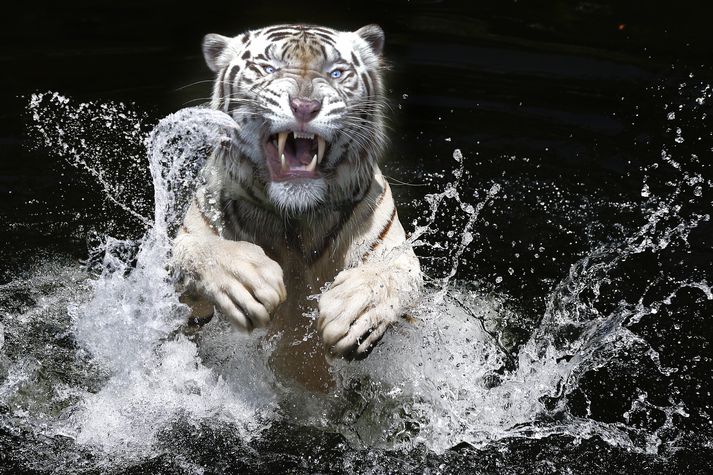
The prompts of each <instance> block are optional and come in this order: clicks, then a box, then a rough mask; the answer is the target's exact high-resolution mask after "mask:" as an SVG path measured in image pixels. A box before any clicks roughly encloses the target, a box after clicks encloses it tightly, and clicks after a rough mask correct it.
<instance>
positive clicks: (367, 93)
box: [172, 25, 421, 388]
mask: <svg viewBox="0 0 713 475" xmlns="http://www.w3.org/2000/svg"><path fill="white" fill-rule="evenodd" d="M383 45H384V34H383V31H382V30H381V28H380V27H378V26H376V25H368V26H365V27H363V28H361V29H359V30H357V31H356V32H340V31H335V30H333V29H330V28H324V27H319V26H308V25H280V26H272V27H267V28H262V29H258V30H252V31H248V32H246V33H243V34H240V35H238V36H236V37H234V38H228V37H224V36H220V35H216V34H209V35H207V36H206V37H205V39H204V41H203V53H204V56H205V60H206V62H207V64H208V66H209V67H210V69H211V70H213V71H214V72H215V73H217V79H216V81H215V85H214V90H213V98H212V107H213V108H216V109H218V110H222V111H224V112H226V113H227V114H229V115H230V116H232V118H233V119H234V120H235V123H236V130H237V133H236V136H235V137H234V138H233V141H232V145H231V146H230V148H229V149H227V150H225V149H223V150H222V151H219V152H216V153H214V154H213V155H212V156H211V157H210V158H209V160H208V162H207V163H206V166H205V169H204V170H203V174H202V177H203V180H204V183H203V184H202V185H201V186H200V188H199V189H198V191H197V192H196V194H195V199H194V200H193V203H192V205H191V206H190V208H189V210H188V212H187V214H186V217H185V220H184V223H183V225H182V226H181V230H180V232H179V234H178V236H177V237H176V239H175V241H174V248H173V261H172V262H173V266H174V267H175V268H176V269H177V270H179V271H180V273H181V275H182V276H183V278H184V280H183V282H184V284H185V286H186V287H185V288H186V289H187V291H186V301H187V302H189V303H190V304H191V305H192V308H193V318H194V319H195V321H198V320H200V319H201V318H203V319H204V320H205V317H206V316H209V315H211V314H212V310H213V306H215V307H217V309H218V310H219V311H220V313H221V314H222V315H223V316H225V317H227V318H228V319H230V320H231V321H232V322H233V323H234V324H235V325H236V326H237V327H239V328H241V329H245V330H247V331H250V330H252V329H253V328H257V327H269V329H270V330H269V331H272V332H274V333H275V334H280V335H281V343H280V345H279V348H278V350H277V351H276V353H275V357H274V358H273V360H272V362H273V366H274V367H275V369H277V370H280V371H281V372H283V373H286V374H287V375H289V376H291V377H292V378H294V379H297V380H298V381H300V382H302V383H303V384H305V385H307V386H310V387H321V388H324V387H326V385H328V384H329V378H328V376H327V375H326V369H327V367H328V360H325V357H324V355H325V354H326V355H327V356H329V357H335V356H336V357H344V358H346V359H359V358H363V357H365V356H366V355H367V354H368V353H369V352H370V351H371V349H372V348H373V347H374V345H375V344H376V343H377V342H378V341H379V340H380V339H381V337H382V336H383V335H384V332H385V331H386V330H387V328H388V327H389V326H391V325H392V324H393V323H394V322H396V321H397V320H398V319H399V317H400V316H402V315H403V314H404V312H405V310H406V309H407V307H408V305H409V304H411V303H413V301H414V299H415V298H416V297H417V295H418V292H419V290H420V286H421V272H420V268H419V262H418V259H417V258H416V256H415V254H414V253H413V250H412V249H411V246H410V244H409V243H408V242H407V240H406V237H405V233H404V230H403V227H402V226H401V223H400V222H399V220H398V215H397V212H396V207H395V205H394V202H393V198H392V196H391V191H390V189H389V184H388V183H387V181H386V180H385V179H384V177H383V176H382V174H381V172H380V170H379V167H378V165H377V161H378V159H379V158H380V156H381V154H382V152H383V148H384V142H385V136H384V126H383V118H384V96H383V85H382V78H381V69H382V65H383V62H382V58H381V54H382V49H383ZM330 282H331V285H329V284H330ZM326 285H328V288H327V290H326V291H324V292H323V293H322V294H321V295H320V296H319V298H318V299H319V304H318V308H319V313H318V315H319V317H318V318H317V319H316V320H313V319H310V318H307V317H305V315H308V314H309V310H310V307H313V303H312V301H311V300H310V299H308V296H311V295H316V294H320V292H321V289H322V288H324V287H325V286H326ZM206 299H207V304H206ZM315 330H316V332H317V335H318V336H319V337H318V338H314V337H310V338H307V336H309V335H312V334H314V333H315ZM319 341H321V345H317V344H315V342H319ZM324 349H326V351H324Z"/></svg>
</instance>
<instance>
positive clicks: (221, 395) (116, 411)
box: [0, 93, 713, 468]
mask: <svg viewBox="0 0 713 475" xmlns="http://www.w3.org/2000/svg"><path fill="white" fill-rule="evenodd" d="M128 111H129V108H128V107H127V106H125V105H122V104H74V103H72V102H71V101H70V100H68V99H66V98H64V97H62V96H61V95H58V94H53V93H52V94H50V93H48V94H44V95H43V94H40V95H35V96H33V97H32V99H31V101H30V112H31V116H32V117H33V127H34V128H35V130H36V131H37V132H38V133H40V134H41V135H42V136H43V137H45V139H44V140H45V142H44V145H45V146H46V147H47V148H48V150H53V151H55V152H56V153H57V155H58V156H59V157H61V158H63V159H65V160H66V161H67V162H68V163H70V164H71V165H72V166H74V167H76V168H78V169H81V170H84V171H85V172H87V173H88V175H89V176H91V177H92V179H94V180H96V182H97V183H99V184H100V186H101V189H102V190H103V191H104V192H105V194H106V195H107V199H109V200H110V201H111V202H112V203H114V204H115V205H117V206H118V207H119V208H120V209H122V210H124V211H125V212H126V213H127V214H128V215H129V216H131V217H132V218H134V219H136V220H138V221H140V222H141V223H142V224H143V225H144V226H146V228H147V232H146V234H145V236H143V237H142V238H141V239H138V240H119V239H114V238H111V237H104V238H102V239H101V241H100V243H99V244H98V245H97V247H96V248H95V249H94V250H93V251H92V254H93V255H94V256H96V257H97V258H96V259H92V262H93V263H95V264H96V265H94V266H92V267H91V268H90V270H92V271H94V272H96V273H95V274H94V275H93V276H92V277H90V278H88V276H87V274H86V273H85V272H84V271H82V270H80V269H77V268H76V266H73V265H71V264H69V263H57V264H52V263H46V264H45V265H44V266H40V267H38V268H37V269H36V270H35V271H34V272H33V273H32V277H30V278H29V279H27V280H26V281H17V282H14V283H11V284H10V285H9V286H4V287H3V288H2V289H0V292H2V295H3V296H4V297H6V298H7V299H10V298H12V299H17V296H18V295H20V294H22V293H27V294H28V297H27V298H28V303H27V304H26V305H21V306H19V307H18V308H15V309H14V310H13V312H11V316H10V318H8V319H6V320H3V322H2V323H0V351H2V354H0V378H1V380H2V384H1V385H0V409H2V408H3V407H5V408H7V409H6V412H8V413H10V414H11V415H12V416H11V418H9V419H8V418H7V417H5V416H3V419H2V422H1V424H0V427H3V428H7V427H9V428H13V427H25V428H26V429H27V430H28V431H29V432H31V433H41V434H44V435H45V436H48V437H50V438H52V440H56V439H57V438H62V437H63V438H68V439H69V440H71V441H72V443H73V444H75V451H76V454H77V455H75V456H74V457H75V458H74V459H72V458H71V457H70V458H69V459H62V460H58V459H57V457H55V458H54V459H48V461H47V462H46V463H47V464H48V465H42V461H36V462H34V463H36V464H38V465H37V466H39V467H40V468H42V467H49V466H51V464H56V463H59V464H60V465H58V466H62V467H64V468H69V467H71V464H72V463H74V462H76V461H77V459H81V458H82V455H81V454H82V453H83V452H82V451H84V450H90V451H91V452H92V453H93V454H94V456H95V457H96V456H97V455H100V457H99V459H100V462H98V463H97V465H95V467H96V466H99V467H103V466H106V467H114V466H116V465H117V464H118V465H119V466H122V465H123V464H126V463H128V462H127V461H132V460H134V461H135V460H145V459H148V458H151V457H154V456H157V455H158V454H160V453H161V451H162V450H166V449H165V448H162V445H161V443H160V441H161V438H162V433H163V432H164V431H166V430H170V428H171V427H172V426H175V425H177V424H180V423H183V422H185V423H188V424H189V425H193V426H198V425H200V424H206V423H207V424H210V425H212V426H214V427H227V428H228V429H225V430H227V431H231V432H236V433H238V434H239V437H238V438H239V439H240V440H243V441H250V440H251V439H254V438H259V437H260V434H261V433H262V432H263V431H265V430H266V429H267V428H268V427H270V425H271V424H274V423H275V421H278V420H280V419H281V418H282V419H289V420H291V421H292V422H294V423H296V424H298V425H301V426H309V427H317V428H319V429H321V430H324V431H326V432H337V433H340V434H342V435H343V436H344V437H345V438H346V439H347V440H348V441H349V443H350V444H351V445H352V446H353V447H368V448H380V449H386V450H394V449H408V448H414V447H426V448H428V449H429V450H432V451H435V452H438V453H442V452H444V451H446V450H447V449H449V448H450V447H453V446H456V445H459V444H463V443H467V444H470V445H472V446H474V447H479V448H483V447H487V446H488V445H490V444H493V443H494V442H496V441H503V440H508V439H512V438H543V437H548V436H551V435H566V436H571V437H572V438H573V439H574V440H575V441H581V440H583V439H587V438H591V437H599V438H601V439H603V440H605V441H607V442H608V443H610V444H611V445H614V446H618V447H623V448H625V449H626V450H630V451H634V452H641V453H661V452H662V451H665V450H667V449H666V447H667V446H666V443H672V442H671V441H675V440H679V439H680V438H681V437H684V436H685V434H684V433H685V431H683V430H682V429H680V428H679V427H678V426H677V423H676V420H677V419H678V418H681V417H684V418H687V417H693V412H692V410H691V409H690V408H688V407H686V404H685V403H683V402H682V401H681V400H680V399H679V400H677V399H676V398H674V397H672V398H670V400H669V401H664V402H663V403H661V402H660V401H658V400H657V401H653V400H652V395H650V394H648V393H647V392H646V391H644V390H636V391H635V394H634V396H633V397H632V398H631V403H630V405H629V407H627V408H626V409H625V410H624V411H622V412H621V414H620V415H619V417H618V419H616V420H614V421H610V420H604V419H602V418H599V417H598V416H597V414H596V411H594V410H593V409H592V406H593V404H594V403H593V401H592V399H593V394H592V393H591V392H589V393H588V392H587V389H586V387H587V385H588V384H589V383H588V381H589V380H590V379H591V378H592V375H593V374H596V373H597V372H598V371H603V370H606V369H608V368H620V369H630V368H631V365H632V364H634V363H629V361H630V360H631V361H634V362H635V364H646V362H647V361H648V362H649V363H650V364H651V365H652V366H653V368H654V370H655V372H656V373H657V374H660V375H662V376H664V377H670V376H671V375H673V374H675V373H676V372H677V371H678V369H677V368H676V367H673V366H668V363H667V362H665V361H662V359H661V355H660V353H659V351H657V349H656V348H655V347H654V346H653V345H652V344H651V343H650V342H649V341H647V339H646V338H645V337H644V336H642V334H641V331H640V329H639V326H641V325H643V324H645V323H646V322H647V321H649V320H655V319H656V318H658V316H659V315H661V314H662V313H664V311H665V309H666V307H667V306H669V305H670V304H671V301H672V300H675V299H676V298H677V296H678V295H679V294H681V293H684V292H688V291H692V292H697V293H698V294H699V295H701V296H702V297H703V298H704V299H707V300H711V299H713V291H712V290H711V287H710V285H709V283H708V282H707V281H706V280H705V279H704V278H697V277H696V276H695V275H689V276H687V277H686V278H674V276H671V275H661V274H652V275H651V276H650V278H646V279H642V282H643V283H642V284H641V285H639V286H630V287H631V288H630V289H629V290H630V292H629V293H628V294H626V295H624V294H623V293H622V292H621V289H618V288H617V285H619V284H622V283H623V282H625V279H626V270H627V267H628V266H631V265H637V262H638V260H640V259H649V258H652V256H653V257H654V258H655V259H659V260H665V259H668V258H669V257H671V256H674V257H675V256H676V255H677V253H680V252H685V251H686V249H687V246H688V238H689V236H690V234H691V233H692V232H694V231H695V230H696V229H697V228H698V227H699V226H700V225H701V224H702V223H706V222H707V221H708V220H709V216H708V215H706V214H702V213H696V212H693V211H691V210H690V209H688V208H686V207H685V206H683V203H687V202H690V200H698V201H699V202H701V200H705V199H707V196H709V194H710V190H711V188H712V185H711V183H710V182H709V181H706V180H705V179H703V178H702V177H701V176H700V175H699V174H696V173H695V172H692V171H689V170H687V169H686V161H685V160H682V159H678V160H677V159H675V158H673V157H674V154H675V152H669V151H667V150H664V152H663V153H662V155H661V160H662V161H661V166H662V167H663V166H666V167H668V169H669V170H674V171H675V173H676V174H677V176H678V177H680V179H679V180H677V181H675V183H674V184H673V185H672V186H669V189H668V190H666V191H665V192H662V191H661V187H660V186H658V185H657V184H656V183H654V180H653V179H652V177H653V176H654V174H655V173H656V169H654V168H652V169H651V170H647V177H646V178H645V182H644V183H643V184H642V190H643V189H645V190H646V193H644V192H643V191H642V198H645V200H644V201H643V202H642V203H641V218H642V219H641V222H640V223H638V224H637V225H635V226H630V227H629V229H628V232H626V233H625V234H624V235H623V237H621V238H620V239H613V240H611V241H609V242H606V243H603V244H600V245H598V246H595V247H594V248H593V249H592V250H590V251H589V252H588V253H587V254H586V255H585V256H583V257H582V258H581V259H579V260H577V261H576V262H575V263H574V264H572V266H571V267H570V269H569V272H568V274H567V275H565V276H563V277H562V278H561V279H560V281H559V282H558V283H556V285H554V286H553V288H552V290H551V291H550V292H549V294H548V295H547V305H546V308H545V310H544V312H543V314H542V315H540V316H539V318H538V322H537V325H536V326H535V329H534V331H532V332H531V334H530V335H529V337H528V338H526V339H524V340H523V341H518V340H517V338H515V337H513V336H512V334H511V332H512V330H513V327H517V325H518V322H519V321H520V320H522V318H523V317H522V315H520V314H519V313H518V310H517V309H516V308H514V307H512V306H511V305H510V304H509V300H508V298H507V295H505V294H498V293H496V292H493V291H492V290H489V288H488V287H487V286H484V285H482V282H479V281H477V280H472V279H470V280H469V279H463V278H459V271H460V266H461V265H462V261H463V257H464V256H465V255H467V253H468V251H469V250H471V249H472V248H473V246H474V245H477V241H476V240H475V239H474V233H473V230H474V229H475V228H477V227H478V226H479V225H480V224H481V220H482V219H483V218H482V216H483V213H484V212H485V211H486V210H487V209H488V207H490V206H492V205H493V203H496V202H497V200H498V199H501V198H500V197H501V196H503V195H504V194H505V192H507V190H506V189H504V188H505V187H506V186H507V185H506V184H503V183H491V184H489V185H488V186H486V187H485V188H484V189H481V190H480V192H479V193H478V195H477V197H476V196H475V195H473V196H470V195H467V194H466V193H465V192H464V190H463V188H462V184H463V181H464V180H465V179H466V173H465V168H464V167H465V162H466V159H465V158H464V157H463V155H462V154H461V153H460V151H458V150H456V151H455V152H454V154H453V158H454V159H455V160H456V162H457V164H458V165H457V167H456V169H455V170H454V171H453V173H452V175H453V179H452V181H450V182H449V183H446V184H444V185H442V188H441V191H439V192H436V193H432V194H430V195H427V196H426V199H425V204H426V206H427V209H426V210H425V211H426V213H425V218H424V219H423V220H422V221H420V222H419V221H416V222H414V223H413V232H412V233H411V235H410V238H409V239H410V242H411V243H412V244H413V245H414V246H415V247H417V248H419V249H420V252H421V254H423V255H427V256H428V255H431V256H438V258H437V260H438V265H431V264H429V265H427V266H426V267H427V269H428V273H429V275H430V276H431V277H430V278H428V279H427V280H426V282H427V291H426V293H425V295H424V297H423V300H422V302H420V304H419V305H418V306H417V307H416V308H415V309H414V310H413V317H414V323H412V324H404V325H401V326H399V327H396V328H394V329H393V332H392V333H391V335H390V337H389V338H386V339H385V340H384V342H383V344H382V345H380V346H379V347H378V348H377V349H376V350H375V351H374V353H373V354H372V355H371V356H370V357H369V358H368V359H366V360H365V361H363V362H359V363H351V364H347V363H344V362H336V363H335V365H334V367H333V373H334V375H335V377H336V379H337V381H338V384H337V387H336V388H335V389H334V390H333V391H332V392H331V393H329V394H327V395H315V394H309V393H299V392H298V391H294V390H291V391H290V392H286V391H285V388H282V387H281V386H280V385H279V384H278V383H277V382H276V381H275V380H274V378H272V376H271V373H270V370H269V365H268V360H269V356H270V354H271V351H272V345H273V343H274V342H273V341H271V340H270V339H268V338H266V337H265V336H264V334H257V335H252V336H250V337H248V336H243V335H240V334H237V333H234V332H233V331H231V330H230V327H229V325H227V324H225V323H223V322H213V323H211V324H210V325H208V326H207V327H206V328H205V329H204V331H203V332H202V333H201V334H200V335H199V336H198V337H197V338H189V337H186V336H184V335H183V334H182V333H181V332H180V331H179V329H180V326H181V324H182V322H183V321H184V320H185V317H186V310H185V308H184V307H183V306H182V305H181V304H180V303H179V302H178V300H177V297H176V295H175V292H174V290H173V283H172V281H171V276H170V275H169V273H168V271H167V270H166V262H167V257H168V253H169V250H170V238H171V236H172V234H173V232H174V231H175V226H176V225H177V223H178V222H180V219H181V217H182V216H183V213H184V212H185V209H186V206H187V203H188V199H189V198H190V196H191V193H192V190H193V188H194V187H195V186H196V184H197V182H198V181H199V180H200V174H199V171H200V169H201V167H202V164H203V160H204V157H206V156H207V154H208V153H209V152H210V150H212V149H213V148H214V147H215V146H216V145H218V146H220V144H223V145H225V144H226V143H229V142H230V140H231V134H232V128H233V125H232V122H231V120H230V119H229V118H228V117H227V116H225V115H223V114H222V113H219V112H214V111H210V110H207V109H201V108H191V109H184V110H182V111H179V112H178V113H176V114H173V115H171V116H169V117H167V118H166V119H164V120H162V121H161V122H159V123H158V125H157V126H156V127H155V128H154V129H153V132H152V133H151V134H147V133H146V132H144V131H143V130H144V128H145V118H143V117H141V116H140V115H139V114H133V115H132V114H130V113H128ZM122 114H123V116H122ZM58 116H62V117H64V119H63V120H62V122H61V124H62V125H61V128H60V126H59V125H58V124H59V122H58V121H57V120H56V119H57V117H58ZM117 117H118V118H119V119H122V120H126V121H128V122H125V123H124V122H120V123H119V122H116V120H118V119H115V118H117ZM668 118H669V119H670V120H675V118H676V116H675V114H674V116H673V117H671V116H670V115H669V117H668ZM92 122H97V123H100V124H103V126H104V127H110V128H114V129H116V128H118V129H120V130H125V131H126V137H128V139H129V140H131V141H133V142H140V143H141V144H143V147H144V148H145V149H146V150H147V153H146V156H148V164H147V163H146V162H142V163H143V166H144V168H147V169H148V170H150V173H151V176H152V183H153V189H154V200H153V203H154V210H153V217H152V218H149V217H148V216H146V215H147V214H150V213H146V212H145V210H144V211H142V210H141V209H143V207H142V206H138V207H137V206H136V205H135V203H133V200H132V191H131V190H130V189H128V188H122V187H121V186H120V183H121V180H120V179H119V178H117V177H116V176H115V175H112V171H111V164H109V163H106V162H104V161H103V159H102V157H103V156H104V155H105V154H104V150H103V149H102V147H101V146H97V145H96V144H93V143H87V142H86V141H85V139H84V137H86V133H87V129H86V128H83V126H82V124H86V123H92ZM117 124H118V125H117ZM674 134H675V136H674V143H675V144H676V145H680V146H683V145H684V143H679V142H677V141H675V137H678V136H680V135H681V134H678V133H677V132H674ZM77 140H78V141H79V142H76V141H77ZM136 146H137V148H140V149H142V150H143V149H144V148H142V147H139V146H138V145H136ZM137 156H138V155H137ZM142 156H143V155H142ZM132 163H133V162H132ZM696 209H700V207H699V208H696ZM445 212H448V213H449V218H450V222H451V223H455V224H453V226H454V227H453V229H451V230H448V231H446V230H445V226H446V225H445V223H444V222H443V219H442V217H441V216H442V215H443V213H445ZM456 214H459V217H458V219H456V217H455V216H456ZM444 235H445V238H444ZM434 261H435V259H434ZM43 279H44V280H43ZM50 282H52V283H53V284H50ZM57 283H59V284H57ZM52 285H55V286H54V287H53V286H52ZM30 289H35V290H33V291H31V290H30ZM66 308H69V312H67V311H65V309H66ZM47 324H50V325H54V326H55V327H56V329H55V330H54V333H53V335H54V334H57V335H61V336H64V337H66V338H68V340H69V341H68V342H66V344H65V346H66V348H64V349H63V352H57V351H56V350H53V349H52V350H46V347H45V346H43V345H44V342H46V341H47V336H46V333H47V332H44V333H42V332H41V331H40V330H37V332H35V330H33V329H37V328H44V327H43V326H42V325H47ZM52 338H54V337H52ZM33 341H34V342H35V343H34V344H30V345H29V346H28V347H27V348H24V349H23V350H24V351H23V350H21V346H22V345H23V344H25V345H27V344H28V342H33ZM53 359H57V360H58V361H56V362H51V360H53ZM53 364H57V365H58V366H57V367H55V366H53ZM54 374H57V375H62V376H56V377H55V376H53V375H54ZM578 398H579V400H582V401H583V402H582V401H580V402H579V403H576V400H577V399H578ZM577 405H579V406H582V407H584V409H581V408H580V409H577V407H576V406H577ZM654 413H655V414H656V415H657V417H658V419H656V422H655V423H654V422H641V420H642V418H644V416H645V415H647V414H654ZM647 417H648V416H647ZM649 419H652V420H653V419H654V417H653V416H650V417H649ZM671 434H674V435H671ZM64 453H65V454H66V451H65V452H64ZM62 464H64V465H62ZM102 464H104V465H102Z"/></svg>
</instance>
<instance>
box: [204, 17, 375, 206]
mask: <svg viewBox="0 0 713 475" xmlns="http://www.w3.org/2000/svg"><path fill="white" fill-rule="evenodd" d="M383 45H384V33H383V31H382V30H381V28H380V27H378V26H376V25H368V26H365V27H363V28H361V29H359V30H357V31H356V32H341V31H336V30H333V29H330V28H324V27H319V26H308V25H279V26H272V27H267V28H262V29H259V30H252V31H248V32H245V33H243V34H240V35H238V36H236V37H234V38H228V37H225V36H221V35H217V34H209V35H206V37H205V38H204V40H203V54H204V56H205V59H206V62H207V64H208V66H209V67H210V69H211V70H213V71H214V72H215V73H217V78H216V82H215V85H214V89H213V98H212V107H213V108H216V109H219V110H222V111H224V112H226V113H227V114H229V115H230V116H232V118H233V119H234V120H235V122H236V124H237V130H238V131H239V132H238V137H237V140H236V142H235V148H236V149H237V150H236V152H237V153H236V154H234V157H233V158H232V159H231V163H230V164H229V165H228V166H231V167H234V170H233V172H232V173H231V176H233V177H235V179H236V180H240V181H243V182H250V183H253V184H257V185H258V187H260V188H262V190H261V191H262V193H261V194H262V195H263V196H264V197H265V199H266V200H269V201H271V204H272V205H273V206H274V207H275V208H277V209H279V210H281V211H282V212H285V213H288V214H297V213H304V212H308V211H313V210H316V209H319V208H320V207H323V206H327V207H328V206H329V205H330V204H331V205H335V204H336V202H337V201H340V200H348V199H353V200H357V199H359V195H360V194H362V195H363V193H365V192H366V190H365V189H364V188H365V186H368V184H369V183H370V181H371V176H372V173H373V167H374V164H375V163H376V160H377V158H378V157H379V155H380V154H381V152H382V148H383V144H384V132H383V107H384V99H383V93H382V87H383V86H382V79H381V69H382V59H381V52H382V49H383Z"/></svg>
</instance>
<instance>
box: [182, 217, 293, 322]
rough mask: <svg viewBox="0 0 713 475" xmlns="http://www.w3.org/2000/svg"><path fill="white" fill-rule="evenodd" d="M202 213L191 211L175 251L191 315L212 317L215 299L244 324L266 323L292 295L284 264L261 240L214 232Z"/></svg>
mask: <svg viewBox="0 0 713 475" xmlns="http://www.w3.org/2000/svg"><path fill="white" fill-rule="evenodd" d="M199 213H201V212H200V210H199V209H198V208H197V207H196V206H195V205H193V206H191V208H190V209H189V210H188V213H187V215H186V219H185V221H184V225H183V228H182V231H181V232H180V233H179V235H178V236H177V237H176V239H175V240H174V244H173V256H172V265H173V267H174V268H175V269H176V270H177V271H179V272H180V274H181V275H182V276H183V282H182V284H183V285H182V287H183V288H184V289H185V291H186V295H185V296H184V297H183V300H184V301H188V302H187V303H188V304H189V306H190V307H191V310H192V315H191V318H194V317H196V316H197V317H203V318H205V317H207V316H208V315H209V314H210V304H213V305H214V306H215V307H216V308H218V310H220V313H221V314H222V315H223V316H224V317H226V318H228V319H229V320H230V321H231V322H232V323H233V324H234V325H235V326H236V327H238V328H239V329H242V330H247V331H250V330H252V329H254V328H258V327H264V326H266V325H267V324H268V323H269V322H270V318H271V316H272V315H273V314H274V312H275V310H276V309H277V307H278V305H279V304H280V303H282V302H284V300H285V298H286V297H287V292H286V290H285V284H284V282H283V275H282V268H281V267H280V265H279V264H278V263H277V262H275V261H274V260H272V259H270V258H269V257H268V256H267V255H266V254H265V252H264V251H263V249H262V248H261V247H260V246H258V245H256V244H252V243H249V242H246V241H229V240H226V239H223V238H221V237H219V236H217V235H215V233H214V232H213V231H212V230H211V229H210V228H209V227H208V226H207V225H206V224H205V220H204V219H203V217H202V216H200V214H199ZM206 301H208V302H209V303H210V304H206Z"/></svg>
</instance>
